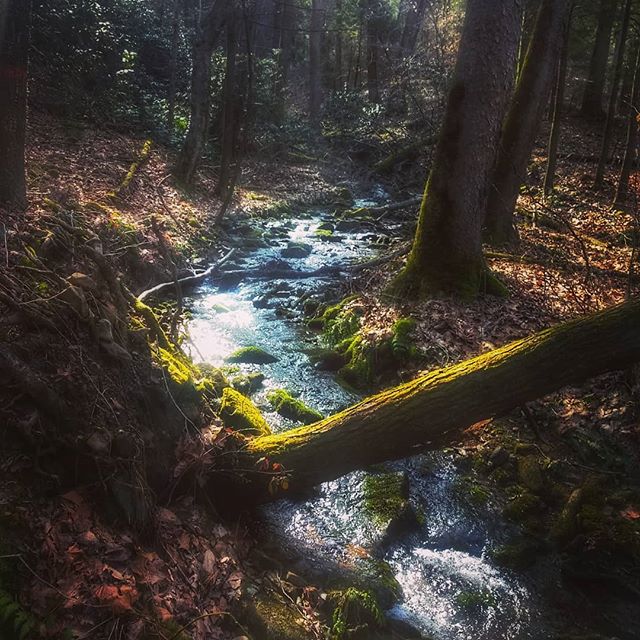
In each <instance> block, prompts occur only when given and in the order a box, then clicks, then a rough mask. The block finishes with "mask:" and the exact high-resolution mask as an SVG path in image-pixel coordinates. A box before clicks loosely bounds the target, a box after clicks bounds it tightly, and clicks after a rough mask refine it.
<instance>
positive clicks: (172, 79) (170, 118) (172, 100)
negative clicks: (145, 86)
mask: <svg viewBox="0 0 640 640" xmlns="http://www.w3.org/2000/svg"><path fill="white" fill-rule="evenodd" d="M179 41H180V0H173V16H172V19H171V60H170V63H169V91H168V95H167V103H168V108H167V134H168V136H169V139H171V136H172V135H173V125H174V122H175V111H176V79H177V78H176V75H177V70H178V44H179Z"/></svg>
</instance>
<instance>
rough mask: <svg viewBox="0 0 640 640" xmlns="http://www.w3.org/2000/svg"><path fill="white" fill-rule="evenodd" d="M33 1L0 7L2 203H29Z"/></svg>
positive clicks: (9, 2)
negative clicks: (27, 164)
mask: <svg viewBox="0 0 640 640" xmlns="http://www.w3.org/2000/svg"><path fill="white" fill-rule="evenodd" d="M30 22H31V1H30V0H5V1H4V2H3V3H2V8H1V10H0V203H2V204H5V205H8V206H11V207H17V208H20V209H22V208H24V207H26V204H27V181H26V175H25V160H24V153H25V140H26V126H27V68H28V60H29V28H30Z"/></svg>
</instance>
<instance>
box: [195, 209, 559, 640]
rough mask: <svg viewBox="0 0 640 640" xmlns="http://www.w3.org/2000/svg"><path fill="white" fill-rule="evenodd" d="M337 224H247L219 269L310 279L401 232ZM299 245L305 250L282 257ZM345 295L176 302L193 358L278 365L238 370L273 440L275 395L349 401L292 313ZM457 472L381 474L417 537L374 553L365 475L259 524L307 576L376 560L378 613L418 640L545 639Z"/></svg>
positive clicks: (328, 288)
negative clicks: (380, 575)
mask: <svg viewBox="0 0 640 640" xmlns="http://www.w3.org/2000/svg"><path fill="white" fill-rule="evenodd" d="M366 204H367V202H366V201H360V202H358V203H356V206H363V205H366ZM335 226H336V219H335V216H334V215H333V213H332V212H330V211H327V210H316V211H312V212H310V213H308V214H307V215H300V216H299V217H296V218H294V219H287V220H279V219H275V220H274V219H266V220H263V219H257V220H253V221H251V225H246V227H245V228H244V229H243V228H242V226H240V227H237V228H236V229H232V230H230V232H231V234H232V236H235V239H236V244H237V247H238V251H237V253H236V255H235V257H234V263H233V264H231V265H228V266H227V268H228V269H229V270H230V271H234V270H236V271H237V270H238V269H251V268H255V267H262V266H264V265H272V266H276V267H280V266H282V264H283V262H282V261H285V262H286V264H287V265H288V266H289V267H292V268H294V269H300V270H305V271H311V270H315V269H318V268H320V267H326V266H331V265H345V264H349V263H356V262H360V261H363V260H367V259H371V258H373V257H375V255H376V254H377V253H378V252H379V251H380V248H381V246H387V245H389V244H393V242H394V238H397V237H399V236H400V233H401V226H402V225H401V224H400V223H393V222H386V223H385V228H384V233H382V234H381V232H380V230H379V229H376V228H374V227H373V226H372V224H371V223H363V224H357V223H353V224H349V225H344V224H343V225H342V228H341V226H340V225H338V226H337V228H334V227H335ZM323 231H324V232H325V233H323ZM327 231H330V233H326V232H327ZM331 231H332V232H331ZM292 243H294V244H292ZM300 243H301V244H302V245H304V249H303V250H300V251H298V252H296V251H290V249H291V248H292V247H295V246H296V245H299V244H300ZM307 252H308V255H301V254H302V253H305V254H306V253H307ZM291 254H294V255H293V257H292V255H291ZM343 291H344V282H343V281H342V282H339V281H337V278H336V277H335V276H334V277H326V278H313V279H305V280H294V279H292V280H258V281H255V280H254V281H241V282H235V281H233V280H230V281H224V279H223V281H222V283H218V284H216V283H206V284H203V285H201V286H200V287H199V288H198V289H196V290H195V291H193V292H192V293H191V295H190V297H189V298H188V299H187V301H186V305H187V308H188V309H189V310H190V312H191V315H192V319H191V321H190V324H189V333H190V338H191V345H192V346H191V351H192V353H191V355H192V356H193V358H194V360H195V361H201V362H207V363H210V364H212V365H217V366H220V365H224V362H225V358H226V357H227V356H229V355H230V354H231V353H233V352H234V351H235V350H236V349H238V348H239V347H243V346H254V345H255V346H258V347H261V348H262V349H264V350H266V351H268V352H270V353H272V354H274V355H275V356H277V358H278V361H277V362H275V363H273V364H268V365H262V366H260V367H258V366H256V365H239V368H240V370H241V371H242V372H249V371H256V370H260V371H261V372H262V373H263V374H264V375H265V380H264V385H263V387H262V388H261V389H260V390H259V391H258V392H257V393H256V394H254V395H253V396H252V398H253V400H254V402H255V403H256V404H257V405H258V406H259V407H260V409H261V410H262V411H263V413H264V415H265V417H266V419H267V421H268V422H269V423H270V425H271V427H272V429H273V430H274V431H280V430H284V429H288V428H290V427H292V426H293V423H292V422H290V421H288V420H286V419H285V418H282V417H281V416H280V415H278V414H277V413H276V412H274V411H273V409H272V407H271V406H270V404H269V403H268V402H267V400H266V395H267V393H268V392H269V390H271V389H274V388H284V389H287V390H288V391H289V392H291V393H293V394H294V395H297V396H299V397H300V399H301V400H302V401H304V402H305V403H306V404H307V405H309V406H311V407H312V408H314V409H317V410H318V411H320V412H321V413H323V414H324V415H329V414H331V413H333V412H336V411H339V410H341V409H343V408H344V407H346V406H348V405H350V404H352V403H354V402H356V401H357V400H358V399H359V396H358V395H357V394H356V393H354V392H353V391H350V390H347V389H345V388H344V387H342V386H341V385H340V384H339V383H338V382H337V381H336V379H335V377H334V375H332V374H330V373H328V372H324V371H319V370H318V369H317V368H316V367H315V366H314V365H313V363H312V361H311V360H310V358H309V356H308V352H309V350H310V349H313V348H314V347H317V346H318V340H319V338H318V336H317V335H316V334H314V333H312V332H310V331H308V330H307V329H306V328H305V326H304V324H303V323H302V322H301V321H300V316H301V314H300V313H299V310H300V306H301V305H302V304H303V302H304V300H305V299H308V298H309V297H314V298H316V299H321V300H326V301H334V300H335V299H336V298H338V297H340V295H341V293H342V292H343ZM363 446H366V443H363ZM457 464H458V461H457V460H456V458H455V456H454V454H453V453H447V452H434V453H432V454H429V455H420V456H416V457H414V458H411V459H408V460H404V461H398V462H394V463H390V464H388V465H386V468H387V470H391V471H398V472H403V473H404V474H405V475H406V477H407V478H408V481H409V488H410V502H411V504H412V506H413V507H414V509H415V511H416V513H419V514H421V517H420V524H419V526H418V527H413V528H412V529H410V530H408V531H406V532H404V533H403V534H402V535H399V536H396V537H394V538H393V539H391V540H390V541H387V542H386V543H385V544H384V545H382V544H380V536H381V534H380V531H379V530H378V529H377V527H376V526H375V525H374V524H373V523H372V522H371V518H370V517H369V515H368V513H367V511H366V509H365V505H364V499H363V481H364V478H365V476H366V472H364V471H357V472H354V473H351V474H349V475H347V476H345V477H343V478H340V479H338V480H336V481H333V482H329V483H326V484H324V485H322V486H321V487H319V488H318V490H317V492H316V494H315V495H314V497H313V498H310V499H307V500H304V501H296V502H293V501H291V500H280V501H278V502H277V503H275V504H273V505H269V506H268V507H265V508H264V509H263V513H262V517H263V519H264V522H265V523H266V524H267V526H268V528H269V531H270V534H269V535H270V536H271V537H272V538H273V539H274V540H276V541H278V544H279V545H281V546H282V548H283V549H288V550H290V551H291V552H292V553H294V554H297V555H298V556H299V557H301V558H304V563H305V564H306V568H307V569H309V570H312V569H313V567H316V568H317V567H327V566H329V565H330V564H335V566H355V567H356V568H357V566H358V563H359V561H360V560H361V559H362V556H368V555H371V556H374V557H377V558H378V559H380V560H384V561H386V562H387V563H388V564H389V565H390V567H391V568H392V570H393V573H394V574H395V577H396V579H397V580H398V582H399V583H400V585H401V587H402V591H403V596H402V599H401V600H400V601H399V602H398V603H397V604H395V605H394V606H393V608H392V609H390V610H389V611H388V614H389V616H391V617H392V618H396V619H398V620H402V621H405V622H407V623H409V624H410V625H411V627H413V628H414V629H416V630H418V631H419V632H420V633H422V634H423V635H424V637H430V638H434V639H436V640H454V639H455V640H462V639H464V640H466V639H469V640H471V639H473V640H501V639H504V640H507V639H509V640H514V639H517V640H537V639H542V638H548V637H549V629H548V628H546V624H545V620H546V616H545V615H544V607H543V606H542V604H541V602H540V601H539V598H538V596H537V590H536V587H535V585H534V584H533V583H530V582H529V581H528V580H527V579H526V578H524V577H523V576H522V575H520V574H517V573H514V572H511V571H509V570H507V569H503V568H501V567H499V566H497V565H495V564H494V563H493V562H492V560H491V550H492V549H493V548H495V547H497V546H498V545H500V544H501V543H503V542H505V541H506V540H507V538H508V536H509V534H510V531H509V530H508V526H507V525H505V524H504V522H503V519H502V518H501V516H500V513H499V511H498V510H497V508H496V507H494V506H493V505H492V504H491V502H490V501H488V502H483V503H482V504H478V503H477V502H476V503H474V501H471V500H469V496H468V494H467V492H465V491H464V490H462V489H461V487H462V484H461V481H462V472H461V471H460V470H459V469H458V467H457ZM304 568H305V567H304V566H303V567H302V570H304Z"/></svg>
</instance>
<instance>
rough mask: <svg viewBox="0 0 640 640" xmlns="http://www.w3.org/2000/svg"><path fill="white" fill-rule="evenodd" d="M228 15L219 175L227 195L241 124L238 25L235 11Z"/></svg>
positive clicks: (221, 193) (223, 190)
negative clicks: (237, 58) (237, 59)
mask: <svg viewBox="0 0 640 640" xmlns="http://www.w3.org/2000/svg"><path fill="white" fill-rule="evenodd" d="M229 14H230V15H227V19H226V25H227V64H226V70H225V77H224V106H223V110H222V122H221V138H222V145H221V153H220V173H219V176H218V185H217V189H218V193H219V194H220V195H221V196H223V197H224V196H225V195H226V193H227V189H228V188H229V184H230V181H231V166H232V164H233V160H234V156H235V151H236V141H237V138H238V136H237V130H238V126H239V122H238V120H239V111H240V109H239V104H238V103H239V100H238V86H237V80H236V75H237V73H236V72H237V66H236V54H237V49H238V38H237V32H236V30H237V25H236V18H237V16H236V15H235V12H231V11H230V12H229Z"/></svg>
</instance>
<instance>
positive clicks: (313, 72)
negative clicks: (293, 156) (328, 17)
mask: <svg viewBox="0 0 640 640" xmlns="http://www.w3.org/2000/svg"><path fill="white" fill-rule="evenodd" d="M324 21H325V0H311V18H310V24H309V115H310V118H311V123H312V124H313V125H314V126H318V125H319V123H320V110H321V108H322V30H323V28H324Z"/></svg>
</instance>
